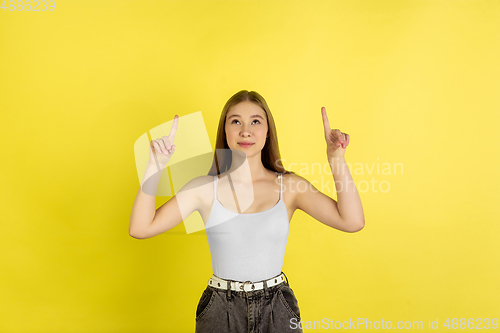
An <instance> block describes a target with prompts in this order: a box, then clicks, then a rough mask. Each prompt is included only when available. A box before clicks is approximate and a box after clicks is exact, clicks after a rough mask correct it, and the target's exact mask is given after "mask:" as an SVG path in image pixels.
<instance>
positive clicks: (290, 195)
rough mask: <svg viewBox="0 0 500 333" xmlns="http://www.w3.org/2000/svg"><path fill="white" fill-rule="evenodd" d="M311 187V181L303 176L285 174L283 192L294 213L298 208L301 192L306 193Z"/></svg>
mask: <svg viewBox="0 0 500 333" xmlns="http://www.w3.org/2000/svg"><path fill="white" fill-rule="evenodd" d="M309 186H311V184H310V183H309V181H308V180H307V179H305V178H304V177H302V176H299V175H297V174H295V173H285V174H283V192H284V197H285V199H286V201H287V202H288V204H289V205H290V207H291V208H292V211H294V210H295V209H297V208H298V206H297V196H298V194H299V193H300V191H302V192H303V191H304V189H306V188H307V187H309Z"/></svg>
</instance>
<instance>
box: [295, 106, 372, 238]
mask: <svg viewBox="0 0 500 333" xmlns="http://www.w3.org/2000/svg"><path fill="white" fill-rule="evenodd" d="M321 114H322V115H323V125H324V128H325V140H326V144H327V146H326V154H327V157H328V163H329V164H330V168H331V170H332V176H333V181H334V183H335V187H336V189H337V199H338V203H337V201H335V200H333V199H331V198H330V197H328V196H326V195H324V194H323V193H321V192H319V191H318V190H316V189H315V188H314V186H312V184H311V183H309V182H307V180H305V179H303V178H302V180H300V181H305V182H307V184H306V185H307V186H305V188H306V190H305V191H297V192H298V193H297V195H296V196H295V201H296V203H295V206H296V207H297V208H299V209H301V210H303V211H305V212H306V213H308V214H309V215H311V216H312V217H314V218H315V219H317V220H318V221H320V222H322V223H324V224H326V225H328V226H330V227H332V228H336V229H339V230H342V231H346V232H356V231H360V230H361V229H363V228H364V226H365V216H364V214H363V207H362V205H361V199H360V198H359V194H358V191H357V190H356V185H355V184H354V181H353V180H352V176H351V172H350V171H349V168H348V167H347V163H346V161H345V158H344V153H345V149H346V148H347V146H348V145H349V134H346V133H342V132H341V131H340V130H339V129H335V130H332V129H331V128H330V123H329V121H328V116H327V115H326V109H325V108H324V107H323V108H321ZM299 188H303V187H302V186H300V187H299Z"/></svg>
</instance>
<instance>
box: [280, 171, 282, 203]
mask: <svg viewBox="0 0 500 333" xmlns="http://www.w3.org/2000/svg"><path fill="white" fill-rule="evenodd" d="M280 186H281V189H280V200H283V174H282V173H280Z"/></svg>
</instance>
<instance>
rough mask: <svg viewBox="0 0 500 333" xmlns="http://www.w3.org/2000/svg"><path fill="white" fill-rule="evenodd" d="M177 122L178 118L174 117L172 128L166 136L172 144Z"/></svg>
mask: <svg viewBox="0 0 500 333" xmlns="http://www.w3.org/2000/svg"><path fill="white" fill-rule="evenodd" d="M178 122H179V116H178V115H175V117H174V123H173V124H172V128H171V129H170V134H169V135H168V137H169V138H171V139H172V142H173V141H174V138H175V133H176V132H177V123H178Z"/></svg>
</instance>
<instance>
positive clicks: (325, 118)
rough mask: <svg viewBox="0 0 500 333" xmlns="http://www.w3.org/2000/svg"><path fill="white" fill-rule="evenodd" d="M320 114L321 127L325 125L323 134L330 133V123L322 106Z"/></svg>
mask: <svg viewBox="0 0 500 333" xmlns="http://www.w3.org/2000/svg"><path fill="white" fill-rule="evenodd" d="M321 114H322V115H323V125H325V134H327V133H330V132H331V127H330V122H329V121H328V116H327V115H326V109H325V107H324V106H323V107H322V108H321Z"/></svg>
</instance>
